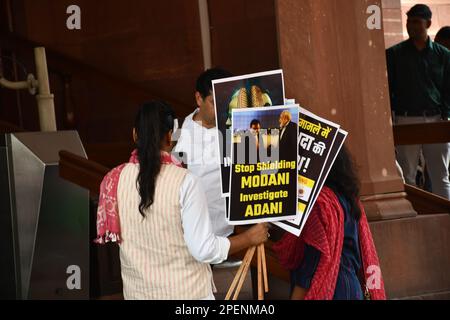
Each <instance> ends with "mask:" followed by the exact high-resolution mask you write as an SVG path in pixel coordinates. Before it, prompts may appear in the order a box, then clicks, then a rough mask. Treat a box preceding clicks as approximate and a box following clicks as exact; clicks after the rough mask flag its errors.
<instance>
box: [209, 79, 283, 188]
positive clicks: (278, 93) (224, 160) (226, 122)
mask: <svg viewBox="0 0 450 320" xmlns="http://www.w3.org/2000/svg"><path fill="white" fill-rule="evenodd" d="M212 85H213V98H214V105H215V113H216V128H217V134H218V140H217V141H219V145H218V154H219V161H220V170H221V187H222V196H224V197H225V196H229V192H230V166H231V162H232V161H231V125H232V110H238V109H247V108H255V107H270V106H277V105H283V104H284V80H283V71H282V70H274V71H267V72H260V73H254V74H248V75H243V76H238V77H231V78H225V79H218V80H214V81H213V82H212Z"/></svg>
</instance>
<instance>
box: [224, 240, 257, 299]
mask: <svg viewBox="0 0 450 320" xmlns="http://www.w3.org/2000/svg"><path fill="white" fill-rule="evenodd" d="M250 249H251V248H248V249H247V252H246V253H245V256H244V260H243V261H242V264H241V265H240V266H239V269H238V271H237V272H236V275H235V276H234V279H233V282H232V283H231V286H230V288H229V289H228V292H227V295H226V296H225V300H230V298H231V295H232V294H233V291H234V289H235V288H236V285H237V284H238V281H239V279H240V278H241V275H242V271H243V270H244V266H245V261H246V260H247V259H248V257H249V256H250Z"/></svg>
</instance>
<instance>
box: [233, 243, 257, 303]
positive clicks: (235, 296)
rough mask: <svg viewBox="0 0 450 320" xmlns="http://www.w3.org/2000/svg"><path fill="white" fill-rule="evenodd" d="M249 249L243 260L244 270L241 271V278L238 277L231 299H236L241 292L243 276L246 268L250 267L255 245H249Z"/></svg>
mask: <svg viewBox="0 0 450 320" xmlns="http://www.w3.org/2000/svg"><path fill="white" fill-rule="evenodd" d="M249 250H250V256H249V258H248V259H247V260H246V261H244V262H243V264H244V263H245V264H244V270H243V271H242V275H241V278H240V279H239V284H238V287H237V289H236V292H235V293H234V296H233V300H237V297H238V296H239V293H240V292H241V289H242V285H243V284H244V280H245V277H246V276H247V271H248V268H249V267H250V263H251V262H252V259H253V256H254V255H255V250H256V247H251V248H250V249H249Z"/></svg>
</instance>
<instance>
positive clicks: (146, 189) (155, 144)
mask: <svg viewBox="0 0 450 320" xmlns="http://www.w3.org/2000/svg"><path fill="white" fill-rule="evenodd" d="M175 118H176V117H175V112H174V111H173V109H172V108H171V107H170V106H169V105H168V104H167V103H165V102H162V101H152V102H147V103H144V104H143V105H142V106H141V107H140V109H139V111H138V113H137V115H136V118H135V122H134V129H135V130H136V134H137V141H136V147H137V155H138V159H139V174H138V177H137V180H136V184H137V187H138V191H139V195H140V197H141V200H140V203H139V212H140V213H141V215H142V216H143V217H145V213H144V211H145V210H146V209H148V208H149V207H150V206H151V205H152V204H153V200H154V195H155V188H156V178H157V177H158V174H159V172H160V170H161V142H162V140H163V138H164V136H165V135H166V134H167V133H168V132H169V131H170V130H173V124H174V120H175Z"/></svg>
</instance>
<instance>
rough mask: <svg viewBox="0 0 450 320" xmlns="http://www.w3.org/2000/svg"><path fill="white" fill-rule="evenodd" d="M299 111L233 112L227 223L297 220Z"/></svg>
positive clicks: (284, 109)
mask: <svg viewBox="0 0 450 320" xmlns="http://www.w3.org/2000/svg"><path fill="white" fill-rule="evenodd" d="M298 115H299V112H298V106H297V105H294V106H280V107H271V108H252V109H236V110H233V111H232V136H233V139H232V165H231V172H230V181H231V183H230V190H231V192H230V201H229V210H228V212H229V223H230V224H231V225H242V224H253V223H259V222H273V221H282V220H288V219H294V218H295V217H296V215H297V154H298V150H297V148H298V143H297V133H298V123H299V117H298Z"/></svg>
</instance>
